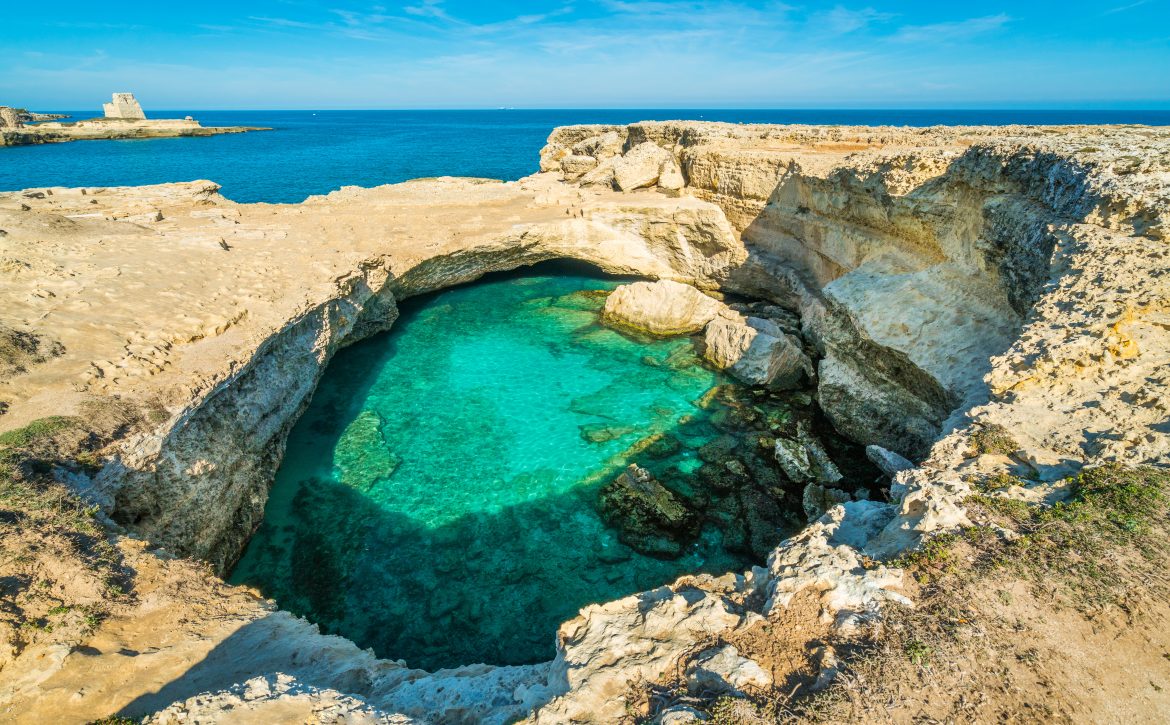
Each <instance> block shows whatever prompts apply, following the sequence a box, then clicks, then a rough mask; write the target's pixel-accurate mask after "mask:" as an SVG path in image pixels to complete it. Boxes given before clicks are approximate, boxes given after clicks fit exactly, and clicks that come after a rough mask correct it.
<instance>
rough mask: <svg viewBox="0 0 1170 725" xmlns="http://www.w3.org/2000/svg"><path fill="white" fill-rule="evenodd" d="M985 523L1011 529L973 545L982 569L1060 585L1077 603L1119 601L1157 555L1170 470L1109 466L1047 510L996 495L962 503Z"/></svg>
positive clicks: (1085, 475) (1169, 496)
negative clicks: (1011, 533) (1010, 533)
mask: <svg viewBox="0 0 1170 725" xmlns="http://www.w3.org/2000/svg"><path fill="white" fill-rule="evenodd" d="M969 503H971V504H972V505H973V507H974V509H975V510H976V511H979V512H980V513H981V514H982V515H983V516H985V517H986V518H988V519H989V523H991V524H993V525H996V526H1002V527H1003V528H1006V529H1010V530H1012V531H1015V532H1017V534H1018V535H1017V536H1016V537H1014V538H1006V539H996V540H994V541H991V542H988V543H987V544H986V545H983V546H980V547H978V548H979V556H978V561H979V562H980V564H981V565H982V566H983V567H991V568H1008V569H1012V570H1015V571H1017V572H1020V573H1023V574H1027V575H1030V576H1032V577H1034V578H1036V579H1041V578H1043V579H1044V580H1047V581H1050V582H1051V581H1053V580H1057V581H1061V582H1063V583H1064V584H1065V585H1066V587H1067V588H1068V589H1069V590H1070V591H1072V592H1076V593H1077V595H1078V599H1079V600H1080V602H1081V603H1082V604H1084V605H1089V606H1101V605H1104V604H1107V603H1110V602H1116V601H1118V600H1119V599H1120V598H1121V597H1123V596H1124V595H1125V593H1126V591H1127V590H1128V589H1129V588H1130V586H1131V585H1132V584H1133V583H1134V582H1135V581H1140V580H1141V578H1142V575H1141V574H1140V571H1141V570H1142V568H1143V565H1145V564H1148V563H1149V561H1150V560H1151V559H1153V558H1154V557H1155V556H1157V555H1158V554H1159V553H1160V551H1159V549H1160V547H1161V546H1162V545H1163V543H1164V540H1163V538H1162V537H1161V536H1160V535H1159V533H1160V532H1159V528H1160V527H1161V526H1162V525H1164V523H1165V521H1166V514H1167V508H1168V504H1170V471H1167V470H1165V469H1159V468H1153V467H1144V468H1123V467H1121V466H1118V465H1115V464H1110V465H1105V466H1101V467H1099V468H1093V469H1090V470H1087V471H1084V472H1082V473H1081V474H1080V475H1079V476H1077V477H1076V478H1075V479H1074V480H1073V481H1072V496H1071V497H1070V498H1069V500H1067V501H1063V502H1060V503H1057V504H1055V505H1053V506H1039V505H1029V504H1027V503H1024V502H1022V501H1015V500H1009V499H1004V498H999V497H996V496H988V495H976V496H972V497H971V498H970V499H969Z"/></svg>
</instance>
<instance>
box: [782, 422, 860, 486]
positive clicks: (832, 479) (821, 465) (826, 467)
mask: <svg viewBox="0 0 1170 725" xmlns="http://www.w3.org/2000/svg"><path fill="white" fill-rule="evenodd" d="M775 452H776V460H777V461H778V462H779V463H780V467H781V468H783V469H784V473H785V474H786V475H787V476H788V477H789V478H790V479H792V480H793V481H795V482H796V483H806V482H810V481H811V482H816V483H827V484H833V483H836V482H838V481H840V480H841V479H842V478H844V476H842V475H841V471H839V470H838V469H837V466H836V464H834V463H833V461H832V460H831V459H830V458H829V454H828V452H826V451H825V447H824V446H823V445H821V442H820V441H819V440H817V438H816V436H814V435H813V434H812V433H810V432H809V430H808V426H807V425H805V424H804V423H801V424H799V425H797V428H796V439H795V440H793V439H791V438H777V439H776V449H775Z"/></svg>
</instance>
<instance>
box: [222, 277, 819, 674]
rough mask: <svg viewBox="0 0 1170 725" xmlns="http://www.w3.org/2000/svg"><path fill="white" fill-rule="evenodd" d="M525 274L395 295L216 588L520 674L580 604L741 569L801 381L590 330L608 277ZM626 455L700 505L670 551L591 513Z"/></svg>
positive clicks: (298, 441)
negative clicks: (767, 378) (750, 373)
mask: <svg viewBox="0 0 1170 725" xmlns="http://www.w3.org/2000/svg"><path fill="white" fill-rule="evenodd" d="M544 271H547V270H544ZM537 274H539V275H540V276H515V275H513V276H507V277H496V278H491V279H489V280H487V281H481V282H479V283H476V284H474V285H470V286H466V287H461V288H457V289H452V290H449V291H446V292H443V293H440V294H437V295H434V296H431V297H428V298H425V299H422V300H411V301H408V302H407V303H406V304H405V305H404V307H403V309H402V314H401V317H400V319H399V320H398V321H397V322H396V323H395V325H394V327H393V329H392V330H391V331H390V332H388V333H386V334H382V335H379V336H376V337H374V338H371V339H369V340H366V341H364V342H362V343H359V344H357V345H354V346H352V347H350V348H348V349H345V350H343V351H341V352H340V353H338V355H337V356H336V358H335V359H334V361H333V362H332V363H331V364H330V366H329V369H328V370H327V372H326V373H325V375H324V377H323V379H322V381H321V384H320V386H319V388H318V390H317V392H316V394H315V396H314V398H313V401H312V404H311V405H310V406H309V408H308V410H307V411H306V412H305V414H304V416H303V417H302V418H301V420H300V421H299V422H298V423H297V425H296V427H295V428H294V429H293V431H292V433H291V435H290V437H289V440H288V448H287V453H286V455H285V458H284V462H283V464H282V466H281V468H280V470H279V472H278V474H277V476H276V481H275V484H274V486H273V488H272V491H271V499H270V501H269V503H268V507H267V511H266V516H265V520H264V523H263V525H262V526H261V527H260V529H259V531H258V532H257V533H256V535H255V537H254V538H253V540H252V542H251V543H250V545H249V546H248V548H247V550H246V551H245V553H244V556H243V558H242V559H241V561H240V562H239V564H238V566H237V567H236V569H235V571H234V574H233V577H232V580H233V581H234V582H236V583H247V584H251V585H254V586H256V587H258V588H259V589H260V590H261V591H262V592H263V593H264V594H266V595H267V596H270V597H272V598H274V599H276V601H277V602H278V603H279V604H280V605H281V606H282V607H284V608H286V609H288V610H290V611H292V612H294V613H297V614H301V615H304V616H305V617H307V618H309V619H310V620H311V621H314V622H317V623H318V624H320V625H321V627H322V629H323V630H324V631H326V632H329V633H334V634H340V635H343V636H345V637H347V638H349V639H351V640H353V641H354V642H356V643H357V644H359V645H361V646H363V647H372V648H373V649H374V651H375V652H376V653H377V654H378V655H379V656H381V657H388V658H393V659H399V658H401V659H405V660H406V661H407V663H408V664H409V665H411V666H417V667H423V668H427V669H434V668H440V667H448V666H456V665H460V664H469V663H474V662H487V663H493V664H520V663H529V662H538V661H543V660H546V659H549V658H551V657H552V656H553V654H554V633H555V630H556V628H557V626H558V625H559V624H560V623H561V622H564V621H566V620H568V619H571V618H572V617H573V616H575V615H576V613H577V611H578V609H580V608H581V607H583V606H585V605H587V604H590V603H593V602H605V601H609V600H612V599H615V598H619V597H622V596H625V595H628V594H632V593H634V592H637V591H641V590H645V589H649V588H653V587H655V586H658V585H661V584H664V583H667V582H670V581H672V580H674V579H676V578H677V577H678V576H679V575H681V574H684V573H688V572H712V573H724V572H727V571H740V570H742V569H744V568H745V567H746V566H748V565H750V564H751V563H760V562H762V560H763V555H764V554H765V553H766V551H767V550H768V549H769V548H770V547H771V546H773V545H775V543H776V542H778V541H779V539H780V538H781V536H782V534H783V533H786V532H788V531H791V530H793V529H795V528H796V527H797V526H799V525H800V524H801V520H800V517H799V513H798V512H799V511H800V490H799V487H796V488H795V490H794V489H793V487H792V485H791V484H790V483H788V482H787V481H786V480H785V479H784V478H783V477H782V476H781V475H780V474H779V473H777V469H776V468H775V462H774V460H773V459H771V457H770V456H769V455H767V452H768V450H769V446H770V445H771V442H770V439H767V438H766V434H767V433H768V431H769V430H772V431H775V430H778V429H779V428H780V427H783V426H787V425H790V424H791V422H792V418H793V416H794V415H796V416H799V415H800V414H799V413H793V411H794V410H799V409H801V407H802V406H803V408H804V409H807V408H809V407H810V405H809V400H808V397H807V395H806V394H805V393H800V392H795V393H764V392H763V391H755V392H754V393H752V392H751V391H746V390H744V389H743V388H740V387H738V386H733V385H729V384H728V383H729V381H728V380H727V379H725V378H724V377H723V375H721V374H719V373H716V372H713V371H711V370H709V369H707V368H704V367H703V366H702V365H701V364H700V361H699V358H698V357H696V354H695V352H694V350H693V344H692V341H691V340H690V339H689V338H685V337H684V338H678V339H672V340H649V339H643V340H638V339H632V338H630V337H626V336H623V335H622V334H619V333H617V332H615V331H613V330H610V329H608V328H606V327H603V326H601V325H600V324H599V321H598V319H599V318H598V311H599V310H600V308H601V305H602V303H603V301H604V296H605V293H606V291H608V290H610V289H612V288H613V287H615V286H616V285H617V284H619V282H618V281H615V280H612V279H602V278H597V277H592V276H588V275H587V274H581V273H580V271H579V270H574V271H573V273H570V274H566V273H565V272H564V270H563V269H557V270H556V273H555V274H541V272H540V271H539V270H538V271H537ZM752 396H754V397H752ZM762 436H763V437H762ZM733 454H734V455H733ZM731 458H735V459H736V460H737V461H739V463H738V464H736V465H731V464H729V463H728V461H729V460H730V459H731ZM632 462H637V463H639V464H640V465H642V466H644V467H645V468H646V469H649V470H650V471H651V472H653V474H654V476H656V477H657V479H658V480H660V481H662V483H663V484H664V486H665V487H666V488H667V489H669V490H670V491H671V492H672V493H671V494H669V495H670V496H672V497H674V500H677V501H681V502H683V503H684V504H685V505H686V506H687V507H689V508H690V509H693V510H695V511H700V512H701V515H699V516H697V517H696V518H694V521H698V522H699V523H698V524H695V525H693V526H692V529H693V533H694V535H693V536H692V537H691V538H690V539H688V540H687V541H685V543H684V545H683V546H682V548H681V551H679V550H677V549H676V550H674V551H671V550H670V549H669V546H667V547H666V548H665V549H663V548H661V547H659V546H658V543H652V545H651V546H649V547H646V546H639V549H641V550H643V551H647V550H653V551H652V553H655V554H656V555H655V556H649V555H646V554H644V553H639V551H635V550H634V549H632V548H630V547H629V546H626V545H625V544H623V543H622V542H621V541H619V534H618V532H617V530H615V529H613V528H611V527H609V526H607V524H606V522H605V520H604V519H603V517H602V515H601V514H600V513H599V505H600V504H599V491H600V490H601V489H602V488H603V487H604V486H606V484H608V483H609V482H610V481H612V480H613V479H614V478H615V476H617V475H618V474H620V473H621V472H622V470H623V469H624V468H625V467H626V466H627V465H628V464H629V463H632ZM785 502H786V503H785ZM688 515H689V514H688ZM610 520H611V521H612V516H611V519H610ZM665 543H667V544H670V543H671V542H665ZM655 547H658V548H657V549H655ZM672 556H673V557H674V558H670V557H672Z"/></svg>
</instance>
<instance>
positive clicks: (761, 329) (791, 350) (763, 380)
mask: <svg viewBox="0 0 1170 725" xmlns="http://www.w3.org/2000/svg"><path fill="white" fill-rule="evenodd" d="M703 342H704V352H703V357H704V358H705V359H706V360H707V362H709V363H711V364H712V365H714V366H715V367H717V368H719V369H720V370H726V371H728V372H729V373H731V374H732V375H734V376H735V377H736V378H738V379H740V380H741V381H743V382H744V383H746V384H748V385H760V386H765V387H772V388H777V389H781V390H784V389H795V388H798V387H800V386H801V384H802V383H804V382H805V381H806V380H808V379H810V378H811V377H812V375H813V364H812V361H811V360H809V359H808V356H807V355H805V354H804V350H803V347H802V345H801V342H800V339H799V338H797V337H795V336H793V335H789V334H787V333H785V332H784V331H783V330H782V329H780V327H779V326H778V325H777V324H776V323H774V322H772V321H771V320H767V319H763V318H760V317H745V316H743V315H742V314H740V313H738V312H734V311H732V310H726V311H724V312H722V313H721V314H720V315H719V316H718V317H715V318H714V319H713V320H711V322H710V323H709V324H708V325H707V327H706V330H705V332H704V337H703Z"/></svg>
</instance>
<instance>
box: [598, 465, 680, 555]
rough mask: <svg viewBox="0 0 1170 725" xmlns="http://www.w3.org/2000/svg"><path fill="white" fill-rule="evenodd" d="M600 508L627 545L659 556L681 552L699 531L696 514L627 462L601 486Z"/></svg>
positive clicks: (645, 471) (644, 470) (647, 474)
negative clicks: (611, 478)
mask: <svg viewBox="0 0 1170 725" xmlns="http://www.w3.org/2000/svg"><path fill="white" fill-rule="evenodd" d="M599 503H600V512H601V516H602V518H604V519H605V521H606V523H608V524H609V525H610V526H613V527H614V528H616V529H617V530H618V534H619V538H620V539H621V541H622V543H624V544H626V545H627V546H629V547H631V548H633V549H635V550H637V551H640V552H642V553H643V554H647V555H649V556H656V557H660V558H674V557H676V556H679V555H680V554H682V550H683V546H684V545H686V544H687V543H690V542H691V541H693V540H694V539H695V538H696V537H697V536H698V535H699V525H700V521H699V517H698V516H697V515H696V514H695V512H694V511H691V510H690V509H689V508H687V507H686V506H685V505H684V504H683V502H682V501H681V500H680V499H679V498H678V497H677V496H675V495H674V494H673V493H671V492H670V490H669V489H667V488H666V487H665V486H663V485H662V484H661V483H659V482H658V480H657V479H655V478H654V476H653V475H651V474H650V472H649V471H647V470H646V469H644V468H641V467H639V466H637V465H635V464H631V465H630V467H629V468H627V469H626V470H625V471H623V472H622V473H621V475H619V476H618V477H617V478H616V479H614V481H613V482H612V483H610V484H609V485H607V486H606V487H605V488H603V489H601V493H600V495H599Z"/></svg>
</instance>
